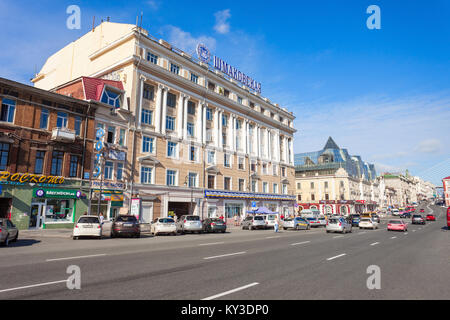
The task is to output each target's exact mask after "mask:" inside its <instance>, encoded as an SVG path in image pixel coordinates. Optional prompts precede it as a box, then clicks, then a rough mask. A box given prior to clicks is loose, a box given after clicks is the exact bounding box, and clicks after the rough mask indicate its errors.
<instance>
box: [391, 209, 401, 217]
mask: <svg viewBox="0 0 450 320" xmlns="http://www.w3.org/2000/svg"><path fill="white" fill-rule="evenodd" d="M391 214H392V215H393V216H398V215H399V214H400V211H398V209H392V211H391Z"/></svg>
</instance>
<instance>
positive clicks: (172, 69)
mask: <svg viewBox="0 0 450 320" xmlns="http://www.w3.org/2000/svg"><path fill="white" fill-rule="evenodd" d="M170 72H172V73H175V74H180V67H179V66H177V65H176V64H173V63H171V64H170Z"/></svg>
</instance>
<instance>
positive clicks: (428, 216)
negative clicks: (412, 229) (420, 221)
mask: <svg viewBox="0 0 450 320" xmlns="http://www.w3.org/2000/svg"><path fill="white" fill-rule="evenodd" d="M427 221H436V217H435V216H434V215H432V214H427Z"/></svg>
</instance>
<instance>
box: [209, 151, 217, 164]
mask: <svg viewBox="0 0 450 320" xmlns="http://www.w3.org/2000/svg"><path fill="white" fill-rule="evenodd" d="M215 163H216V153H215V151H211V150H208V164H215Z"/></svg>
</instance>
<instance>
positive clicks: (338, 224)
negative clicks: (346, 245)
mask: <svg viewBox="0 0 450 320" xmlns="http://www.w3.org/2000/svg"><path fill="white" fill-rule="evenodd" d="M326 230H327V233H329V232H341V233H347V232H352V223H351V222H349V221H348V220H347V219H345V218H343V217H331V218H330V219H328V223H327V226H326Z"/></svg>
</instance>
